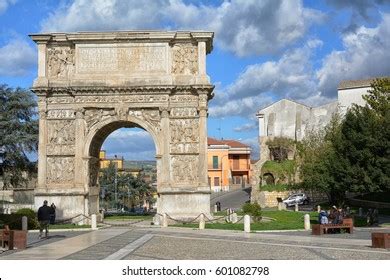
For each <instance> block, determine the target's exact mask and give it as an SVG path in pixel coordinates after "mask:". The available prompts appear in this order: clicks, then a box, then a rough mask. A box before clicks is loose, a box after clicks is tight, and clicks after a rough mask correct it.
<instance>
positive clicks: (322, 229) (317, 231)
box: [311, 218, 353, 235]
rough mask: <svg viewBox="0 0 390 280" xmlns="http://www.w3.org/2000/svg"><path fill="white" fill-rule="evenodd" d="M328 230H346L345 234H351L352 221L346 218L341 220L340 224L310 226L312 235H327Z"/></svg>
mask: <svg viewBox="0 0 390 280" xmlns="http://www.w3.org/2000/svg"><path fill="white" fill-rule="evenodd" d="M328 229H346V230H347V232H349V233H353V219H352V218H346V219H343V222H342V223H341V224H317V225H312V232H311V234H313V235H322V234H326V233H328Z"/></svg>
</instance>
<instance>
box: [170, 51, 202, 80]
mask: <svg viewBox="0 0 390 280" xmlns="http://www.w3.org/2000/svg"><path fill="white" fill-rule="evenodd" d="M172 58H173V61H172V73H173V74H184V75H194V74H197V73H198V47H197V46H196V45H193V44H176V45H174V46H173V49H172Z"/></svg>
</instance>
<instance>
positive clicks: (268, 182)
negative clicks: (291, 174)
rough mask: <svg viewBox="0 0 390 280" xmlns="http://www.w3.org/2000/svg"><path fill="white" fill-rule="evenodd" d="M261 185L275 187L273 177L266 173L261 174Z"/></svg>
mask: <svg viewBox="0 0 390 280" xmlns="http://www.w3.org/2000/svg"><path fill="white" fill-rule="evenodd" d="M262 181H263V184H262V185H275V177H274V175H273V174H272V173H270V172H267V173H264V174H263V180H262Z"/></svg>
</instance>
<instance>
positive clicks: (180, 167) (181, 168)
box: [171, 155, 199, 183]
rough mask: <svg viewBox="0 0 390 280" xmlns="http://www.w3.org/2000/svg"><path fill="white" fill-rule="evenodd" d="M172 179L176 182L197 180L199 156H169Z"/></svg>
mask: <svg viewBox="0 0 390 280" xmlns="http://www.w3.org/2000/svg"><path fill="white" fill-rule="evenodd" d="M171 162H172V175H173V180H174V181H175V182H177V183H194V182H196V181H197V180H198V163H199V158H198V156H195V155H174V156H172V157H171Z"/></svg>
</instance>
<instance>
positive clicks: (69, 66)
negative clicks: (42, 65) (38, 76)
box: [47, 46, 74, 78]
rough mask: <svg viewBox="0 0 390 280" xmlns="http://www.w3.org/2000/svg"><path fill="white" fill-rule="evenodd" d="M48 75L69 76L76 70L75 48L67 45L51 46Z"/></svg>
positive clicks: (56, 76) (51, 76)
mask: <svg viewBox="0 0 390 280" xmlns="http://www.w3.org/2000/svg"><path fill="white" fill-rule="evenodd" d="M47 57H48V64H47V66H48V75H49V78H68V77H70V76H71V75H73V72H74V49H72V48H70V47H66V46H62V47H49V48H48V50H47Z"/></svg>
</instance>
